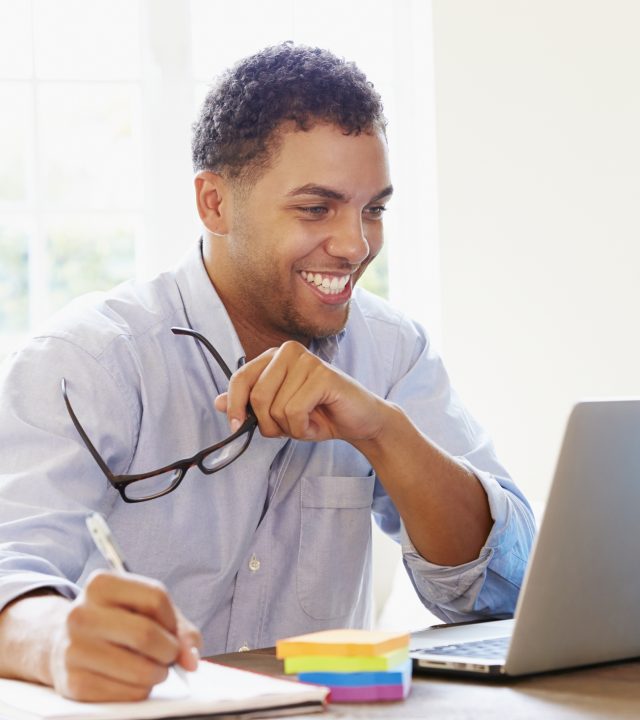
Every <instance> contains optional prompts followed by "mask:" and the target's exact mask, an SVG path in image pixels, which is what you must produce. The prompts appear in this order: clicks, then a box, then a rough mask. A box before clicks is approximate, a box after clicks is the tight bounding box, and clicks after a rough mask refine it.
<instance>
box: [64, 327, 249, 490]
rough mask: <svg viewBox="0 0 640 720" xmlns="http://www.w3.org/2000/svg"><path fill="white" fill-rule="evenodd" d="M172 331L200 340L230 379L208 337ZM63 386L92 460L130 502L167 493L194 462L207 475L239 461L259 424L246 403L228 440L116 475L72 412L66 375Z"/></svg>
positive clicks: (172, 329) (174, 328) (179, 330)
mask: <svg viewBox="0 0 640 720" xmlns="http://www.w3.org/2000/svg"><path fill="white" fill-rule="evenodd" d="M171 332H172V333H174V334H175V335H190V336H191V337H194V338H195V339H196V340H199V341H200V342H201V343H202V344H203V345H204V347H205V348H206V349H207V350H208V351H209V352H210V353H211V355H213V357H214V358H215V360H216V362H217V363H218V365H219V366H220V368H221V369H222V371H223V372H224V374H225V375H226V376H227V379H231V370H229V368H228V366H227V364H226V363H225V361H224V360H223V359H222V357H221V356H220V354H219V353H218V351H217V350H216V349H215V348H214V347H213V345H212V344H211V343H210V342H209V341H208V340H207V338H205V337H204V336H203V335H201V334H200V333H198V332H196V331H195V330H191V329H189V328H180V327H172V328H171ZM61 387H62V395H63V397H64V401H65V404H66V406H67V411H68V412H69V415H70V417H71V420H72V422H73V424H74V425H75V427H76V430H77V431H78V433H79V434H80V437H81V438H82V440H83V441H84V444H85V445H86V446H87V450H89V452H90V453H91V455H92V456H93V459H94V460H95V461H96V462H97V463H98V465H99V467H100V469H101V470H102V472H103V473H104V474H105V476H106V477H107V480H109V482H110V483H111V484H112V485H113V487H114V488H115V489H116V490H117V491H118V492H119V493H120V496H121V497H122V499H123V500H124V501H125V502H128V503H136V502H144V501H145V500H154V499H155V498H159V497H162V496H163V495H167V494H168V493H170V492H172V491H173V490H175V489H176V488H177V487H178V485H180V483H181V482H182V478H184V476H185V475H186V473H187V470H189V468H191V467H193V466H194V465H197V466H198V467H199V468H200V470H201V471H202V472H203V473H205V474H206V475H212V474H213V473H215V472H218V471H219V470H222V469H223V468H225V467H227V465H230V464H231V463H232V462H233V461H234V460H237V459H238V458H239V457H240V455H242V453H243V452H244V451H245V450H246V449H247V447H249V443H250V442H251V438H252V437H253V433H254V432H255V429H256V427H257V425H258V421H257V419H256V416H255V414H254V413H253V410H252V409H251V405H247V419H246V420H245V421H244V423H242V425H241V426H240V427H239V428H238V430H236V432H234V433H233V434H232V435H229V437H228V438H226V439H225V440H222V441H221V442H219V443H216V444H215V445H212V446H211V447H208V448H205V449H204V450H201V451H200V452H199V453H196V454H195V455H194V456H193V457H190V458H186V459H184V460H178V462H175V463H172V464H171V465H166V466H165V467H162V468H159V469H158V470H152V471H151V472H146V473H140V474H138V475H114V474H113V473H112V472H111V470H109V467H108V466H107V464H106V462H105V461H104V460H103V459H102V457H101V455H100V453H99V452H98V451H97V450H96V448H95V446H94V444H93V443H92V442H91V440H90V439H89V436H88V435H87V433H86V432H85V430H84V428H83V427H82V424H81V423H80V421H79V420H78V417H77V415H76V414H75V412H74V411H73V408H72V407H71V401H70V400H69V396H68V394H67V381H66V379H65V378H62V380H61Z"/></svg>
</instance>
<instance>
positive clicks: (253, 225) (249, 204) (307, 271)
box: [214, 124, 391, 344]
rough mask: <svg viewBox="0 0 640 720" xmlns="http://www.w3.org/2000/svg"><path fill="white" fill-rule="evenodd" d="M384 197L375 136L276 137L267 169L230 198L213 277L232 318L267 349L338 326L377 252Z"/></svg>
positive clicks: (381, 145) (317, 130)
mask: <svg viewBox="0 0 640 720" xmlns="http://www.w3.org/2000/svg"><path fill="white" fill-rule="evenodd" d="M390 195H391V184H390V179H389V169H388V158H387V146H386V141H385V139H384V136H383V135H382V134H381V133H378V132H376V133H372V134H361V135H344V133H343V132H342V131H341V130H340V129H339V128H336V127H334V126H331V125H326V124H320V125H316V126H315V127H313V128H312V129H311V130H309V131H295V130H291V131H287V132H284V133H283V135H282V137H281V142H280V144H279V146H278V148H277V150H276V151H275V156H274V158H272V162H271V164H270V167H269V169H268V170H267V171H266V172H264V173H263V174H262V175H261V176H260V177H259V179H258V180H257V181H256V182H255V183H254V184H252V185H250V186H248V187H246V188H244V189H243V190H242V191H239V190H236V191H235V192H234V195H233V212H232V217H231V223H230V226H229V233H228V235H227V237H226V242H225V244H224V248H225V250H224V251H225V252H226V253H227V254H228V258H227V259H228V262H227V263H225V265H226V272H225V277H214V280H215V282H216V286H218V287H219V290H221V291H222V292H221V295H222V297H223V299H224V300H225V303H226V304H227V307H228V309H229V311H230V313H231V316H232V319H234V320H235V319H236V318H237V314H238V313H241V314H242V316H243V322H245V323H247V322H248V323H249V324H250V325H252V326H253V327H255V328H256V330H259V331H260V333H261V334H265V335H267V336H268V337H269V338H273V342H274V344H279V343H280V342H282V341H283V340H285V339H288V338H293V339H297V340H301V341H306V340H309V339H311V338H312V337H324V336H327V335H331V334H334V333H336V332H338V331H339V330H341V329H342V328H343V327H344V325H345V323H346V321H347V317H348V313H349V303H350V299H351V294H352V291H353V287H354V285H355V283H356V281H357V280H358V278H359V277H360V276H361V275H362V273H363V272H364V270H365V268H366V266H367V265H368V264H369V263H370V262H371V261H372V260H373V258H374V257H375V256H376V255H377V254H378V253H379V252H380V250H381V248H382V244H383V232H382V215H383V213H384V207H385V204H386V202H387V201H388V199H389V197H390ZM214 276H215V268H214ZM234 315H235V318H234Z"/></svg>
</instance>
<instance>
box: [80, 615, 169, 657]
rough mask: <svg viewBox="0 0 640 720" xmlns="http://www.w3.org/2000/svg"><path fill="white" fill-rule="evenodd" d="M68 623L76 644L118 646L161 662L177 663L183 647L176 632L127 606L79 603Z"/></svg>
mask: <svg viewBox="0 0 640 720" xmlns="http://www.w3.org/2000/svg"><path fill="white" fill-rule="evenodd" d="M67 625H68V631H69V636H70V638H71V641H72V642H73V643H78V644H79V645H81V646H82V645H84V644H86V643H87V642H93V643H97V644H100V643H104V642H107V643H110V644H112V645H119V646H122V647H123V648H127V649H128V650H129V651H133V652H135V653H137V654H139V655H142V656H144V657H146V658H147V659H149V660H151V661H153V662H155V663H158V664H160V665H169V664H170V663H172V662H174V661H175V659H176V657H177V656H178V652H179V649H180V644H179V641H178V638H177V636H176V635H175V634H173V633H170V632H169V631H168V630H166V629H165V628H163V627H162V626H161V625H160V624H159V623H158V622H156V621H155V620H154V619H152V618H149V617H147V616H146V615H141V614H139V613H136V612H132V611H131V610H129V609H128V608H121V607H117V606H115V607H109V606H100V605H95V604H93V605H92V604H78V605H75V606H74V607H73V608H72V609H71V610H70V611H69V615H68V617H67Z"/></svg>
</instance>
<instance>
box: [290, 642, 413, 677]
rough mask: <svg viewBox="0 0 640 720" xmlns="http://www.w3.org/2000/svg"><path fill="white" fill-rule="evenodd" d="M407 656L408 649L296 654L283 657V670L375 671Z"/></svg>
mask: <svg viewBox="0 0 640 720" xmlns="http://www.w3.org/2000/svg"><path fill="white" fill-rule="evenodd" d="M408 657H409V649H408V648H406V647H405V648H402V649H401V650H393V651H392V652H388V653H384V654H382V655H378V656H376V657H371V656H369V657H345V656H340V655H297V656H295V657H289V658H285V661H284V671H285V673H287V675H295V674H297V673H300V672H314V671H318V670H324V671H330V672H375V671H376V670H390V669H391V668H395V667H397V666H398V665H402V663H403V662H404V661H405V660H406V659H407V658H408Z"/></svg>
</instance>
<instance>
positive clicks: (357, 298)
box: [351, 288, 420, 338]
mask: <svg viewBox="0 0 640 720" xmlns="http://www.w3.org/2000/svg"><path fill="white" fill-rule="evenodd" d="M353 301H354V302H353V308H352V313H351V318H352V319H353V321H354V324H358V323H363V324H365V325H367V326H368V327H369V329H370V331H371V332H373V333H375V334H378V333H381V334H389V333H391V334H395V335H397V334H398V333H402V334H408V335H409V336H411V337H412V338H415V337H417V335H418V334H419V333H420V331H419V329H418V327H417V326H416V324H415V323H414V322H413V321H412V320H411V319H410V318H409V317H407V315H405V314H404V313H403V312H402V311H400V310H398V309H397V308H395V307H394V306H393V305H392V304H391V303H390V302H389V301H388V300H386V299H384V298H381V297H380V296H378V295H374V294H373V293H371V292H369V291H368V290H365V289H364V288H356V289H355V292H354V296H353Z"/></svg>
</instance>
